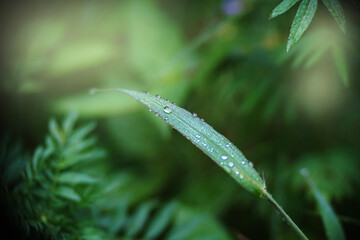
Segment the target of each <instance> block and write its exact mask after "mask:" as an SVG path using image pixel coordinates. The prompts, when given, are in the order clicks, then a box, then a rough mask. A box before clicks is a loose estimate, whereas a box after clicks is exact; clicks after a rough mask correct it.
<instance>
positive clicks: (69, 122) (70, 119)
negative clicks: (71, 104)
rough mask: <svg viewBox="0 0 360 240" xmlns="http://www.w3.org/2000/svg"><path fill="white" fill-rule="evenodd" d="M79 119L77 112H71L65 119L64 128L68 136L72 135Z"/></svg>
mask: <svg viewBox="0 0 360 240" xmlns="http://www.w3.org/2000/svg"><path fill="white" fill-rule="evenodd" d="M77 117H78V114H77V112H70V113H69V114H68V115H67V117H66V118H65V120H64V122H63V125H62V127H63V130H64V133H65V135H66V136H69V135H70V133H71V131H72V129H73V127H74V124H75V121H76V119H77Z"/></svg>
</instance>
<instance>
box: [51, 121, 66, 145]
mask: <svg viewBox="0 0 360 240" xmlns="http://www.w3.org/2000/svg"><path fill="white" fill-rule="evenodd" d="M49 130H50V133H51V136H52V137H54V139H55V140H56V141H57V143H58V144H63V143H64V136H63V134H62V131H61V130H60V127H59V125H58V123H57V122H56V120H55V119H51V120H50V122H49Z"/></svg>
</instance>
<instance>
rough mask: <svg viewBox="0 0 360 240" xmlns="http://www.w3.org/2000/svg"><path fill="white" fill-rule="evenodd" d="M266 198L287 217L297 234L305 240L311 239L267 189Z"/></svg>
mask: <svg viewBox="0 0 360 240" xmlns="http://www.w3.org/2000/svg"><path fill="white" fill-rule="evenodd" d="M263 194H264V195H265V197H266V199H267V200H268V201H269V202H270V203H271V204H272V205H273V206H274V207H275V208H276V210H277V211H278V212H279V213H280V215H281V216H282V217H283V218H284V219H285V221H286V222H287V223H288V224H289V225H290V227H291V228H292V229H293V230H294V231H295V232H296V234H297V235H298V236H299V237H300V238H301V239H303V240H309V239H308V238H307V237H306V235H305V234H304V233H303V232H302V231H301V230H300V228H299V227H298V226H297V225H296V224H295V223H294V221H293V220H292V219H291V218H290V217H289V215H287V214H286V212H285V211H284V209H283V208H282V207H281V206H280V205H279V204H278V203H277V202H276V200H275V199H274V198H273V197H272V196H271V194H270V193H269V192H267V191H265V192H264V193H263Z"/></svg>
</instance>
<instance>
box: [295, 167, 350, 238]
mask: <svg viewBox="0 0 360 240" xmlns="http://www.w3.org/2000/svg"><path fill="white" fill-rule="evenodd" d="M301 174H302V175H303V176H304V177H305V179H306V181H307V183H308V185H309V186H310V189H311V191H312V192H313V194H314V197H315V200H316V203H317V206H318V209H319V211H320V214H321V219H322V221H323V224H324V227H325V232H326V236H327V238H328V239H329V240H345V234H344V232H343V230H342V227H341V224H340V222H339V220H338V218H337V217H336V214H335V212H334V210H333V209H332V207H331V206H330V204H329V202H328V201H327V200H326V198H325V197H324V195H323V194H322V193H321V192H320V191H319V190H318V189H317V187H316V186H315V184H314V182H313V181H312V179H311V177H310V174H309V171H308V170H307V169H306V168H303V169H301Z"/></svg>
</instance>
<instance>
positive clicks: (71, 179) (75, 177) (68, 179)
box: [58, 171, 98, 185]
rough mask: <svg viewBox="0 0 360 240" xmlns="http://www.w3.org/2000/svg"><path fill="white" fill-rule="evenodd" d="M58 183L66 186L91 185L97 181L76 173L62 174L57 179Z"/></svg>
mask: <svg viewBox="0 0 360 240" xmlns="http://www.w3.org/2000/svg"><path fill="white" fill-rule="evenodd" d="M58 181H59V182H61V183H67V184H74V185H75V184H91V183H96V182H97V181H98V180H97V179H95V178H93V177H91V176H89V175H87V174H84V173H77V172H69V171H67V172H64V173H61V174H60V175H59V177H58Z"/></svg>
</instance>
